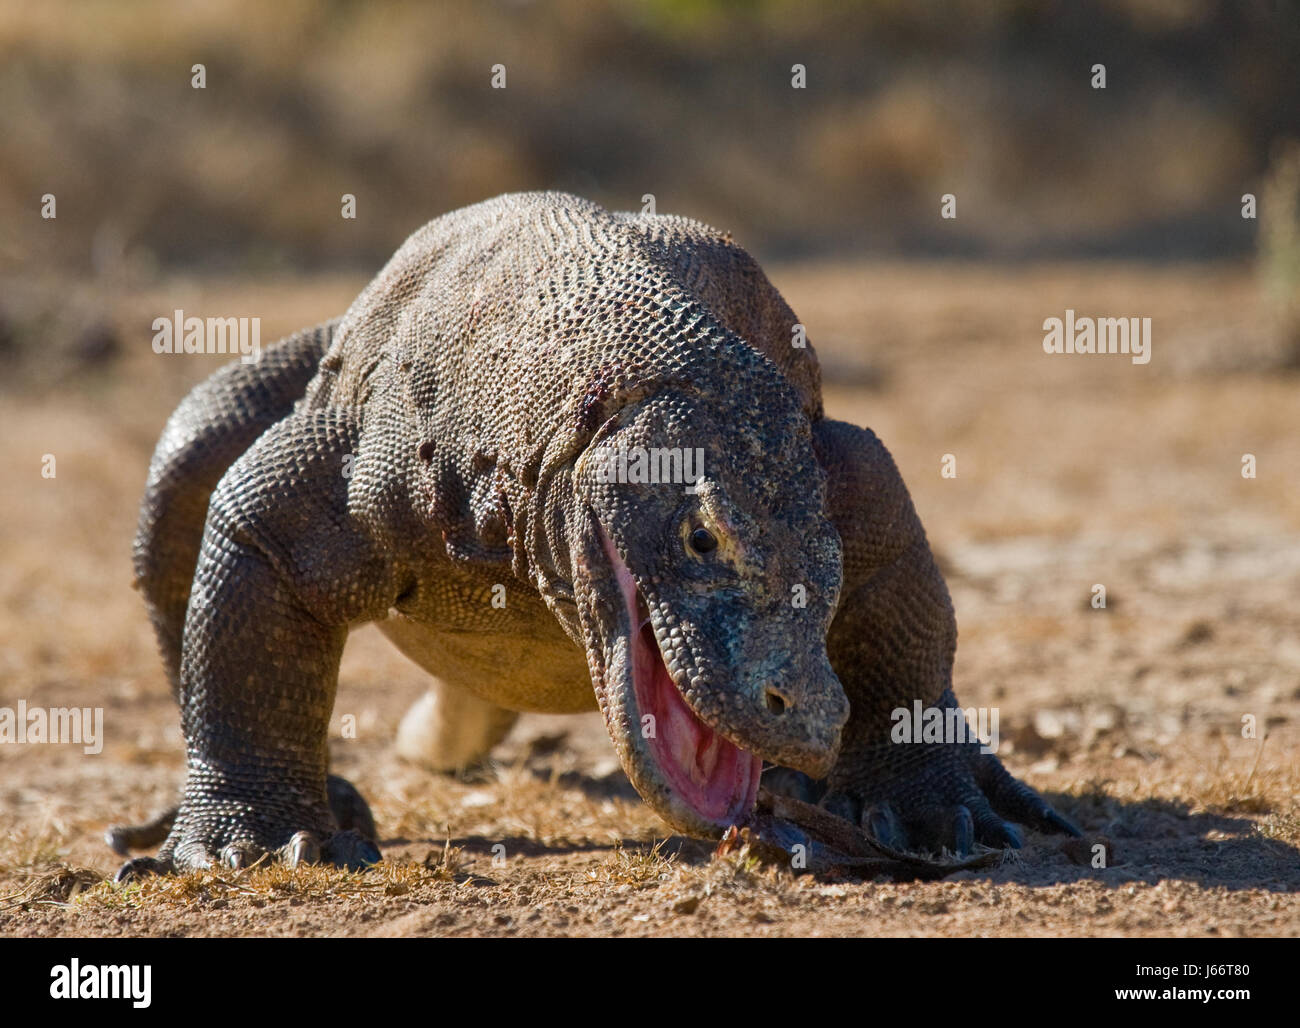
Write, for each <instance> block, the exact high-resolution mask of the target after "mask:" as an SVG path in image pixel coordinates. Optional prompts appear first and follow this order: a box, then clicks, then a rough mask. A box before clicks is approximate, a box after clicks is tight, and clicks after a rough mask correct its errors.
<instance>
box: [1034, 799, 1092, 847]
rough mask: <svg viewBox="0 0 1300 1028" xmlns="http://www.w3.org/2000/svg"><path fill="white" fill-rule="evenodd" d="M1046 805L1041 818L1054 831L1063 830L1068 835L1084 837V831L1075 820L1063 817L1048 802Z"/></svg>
mask: <svg viewBox="0 0 1300 1028" xmlns="http://www.w3.org/2000/svg"><path fill="white" fill-rule="evenodd" d="M1044 807H1045V808H1046V809H1045V810H1044V811H1043V814H1042V818H1041V820H1042V821H1043V822H1044V823H1045V824H1047V825H1048V826H1049V827H1050V829H1051V830H1052V831H1056V832H1063V833H1064V834H1066V835H1073V836H1074V837H1075V838H1076V839H1082V838H1083V832H1081V831H1079V829H1078V827H1076V826H1075V824H1074V822H1073V821H1071V820H1069V819H1068V818H1064V817H1062V816H1061V815H1060V814H1058V813H1057V812H1056V811H1055V810H1053V809H1052V808H1051V807H1048V806H1046V804H1044Z"/></svg>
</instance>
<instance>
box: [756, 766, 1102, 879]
mask: <svg viewBox="0 0 1300 1028" xmlns="http://www.w3.org/2000/svg"><path fill="white" fill-rule="evenodd" d="M802 778H803V776H800V775H798V773H797V772H790V771H789V770H788V769H781V773H780V774H779V775H775V774H774V775H772V776H771V779H770V782H769V778H768V777H767V776H765V777H764V782H765V783H768V788H770V789H772V790H773V791H779V792H781V793H783V794H785V795H789V796H793V797H795V798H797V799H803V800H810V799H814V798H816V797H817V796H818V795H820V806H821V807H822V808H823V809H825V810H827V811H828V812H830V813H833V814H835V815H837V816H839V817H841V818H843V819H845V820H847V821H850V822H852V823H853V824H856V825H860V826H861V827H862V828H863V829H865V830H866V831H867V833H868V834H869V835H871V836H872V837H873V838H874V839H876V840H877V841H878V842H879V843H881V845H883V846H887V847H889V848H890V849H894V850H912V851H930V852H938V851H940V850H942V849H948V850H950V851H951V852H953V853H955V854H957V855H959V856H964V855H965V854H967V853H969V852H970V851H971V849H972V847H973V845H974V844H975V843H981V844H983V845H986V846H993V847H1003V846H1010V847H1012V848H1014V849H1019V848H1020V846H1021V843H1022V839H1021V833H1020V830H1019V829H1018V828H1017V827H1016V825H1015V824H1013V823H1012V822H1019V823H1020V824H1023V825H1027V826H1028V827H1030V828H1033V829H1036V830H1038V831H1043V832H1064V833H1066V834H1069V835H1074V836H1079V835H1081V834H1082V833H1081V832H1080V831H1079V829H1078V828H1076V827H1075V826H1074V825H1073V824H1071V823H1070V822H1069V821H1068V820H1066V819H1065V818H1064V817H1062V816H1061V815H1060V814H1058V813H1057V812H1056V811H1055V810H1053V809H1052V807H1051V805H1050V804H1048V802H1047V801H1046V800H1044V799H1043V798H1042V797H1041V796H1039V795H1038V793H1036V792H1035V791H1034V790H1033V789H1031V788H1030V787H1029V786H1027V785H1025V784H1024V783H1023V782H1020V781H1017V780H1016V779H1015V778H1014V777H1013V776H1012V775H1011V773H1010V772H1009V771H1007V769H1006V768H1005V767H1003V766H1002V762H1001V761H999V760H998V758H997V757H996V756H995V755H994V754H992V753H981V752H980V750H979V747H978V745H976V744H973V743H972V744H961V745H945V744H920V745H903V746H900V745H895V744H891V743H885V744H883V745H881V746H878V747H876V748H874V749H873V750H871V751H869V752H861V751H859V752H858V753H855V754H852V755H851V756H849V758H848V759H847V760H845V759H842V760H841V762H840V764H839V765H838V766H837V767H836V769H835V771H834V772H833V773H832V775H831V778H830V780H829V782H828V783H826V784H825V785H823V784H821V783H815V782H811V781H804V780H801V779H802Z"/></svg>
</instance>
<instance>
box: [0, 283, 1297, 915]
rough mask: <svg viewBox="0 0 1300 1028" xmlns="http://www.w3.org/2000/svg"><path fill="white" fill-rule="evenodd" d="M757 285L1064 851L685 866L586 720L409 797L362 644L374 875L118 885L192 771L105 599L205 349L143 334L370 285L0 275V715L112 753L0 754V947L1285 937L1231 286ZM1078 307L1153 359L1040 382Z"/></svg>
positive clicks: (1285, 843)
mask: <svg viewBox="0 0 1300 1028" xmlns="http://www.w3.org/2000/svg"><path fill="white" fill-rule="evenodd" d="M770 270H771V273H772V277H773V279H774V280H775V281H776V283H777V285H778V286H779V287H780V288H781V289H782V291H783V292H784V293H785V294H786V296H787V298H788V299H789V300H790V301H791V303H792V304H793V306H794V307H795V309H796V310H798V311H799V312H800V313H801V316H802V317H803V318H804V321H805V323H806V324H807V326H808V329H809V334H810V338H811V339H812V341H813V342H814V344H815V345H816V346H817V347H818V350H819V352H820V353H821V355H822V357H823V363H824V365H825V366H826V369H827V389H826V398H827V407H828V410H829V413H830V414H831V415H832V416H835V417H840V418H844V419H847V420H851V421H855V422H858V423H862V424H867V425H870V426H871V427H873V428H874V429H875V430H876V431H877V432H878V433H879V434H880V435H881V437H882V438H883V439H884V440H885V441H886V443H887V444H888V445H889V446H890V447H891V449H892V450H893V452H894V455H895V457H896V458H897V460H898V463H899V465H900V466H901V468H902V470H903V473H904V476H905V477H906V479H907V481H908V483H909V485H910V487H911V489H912V493H913V496H914V497H915V500H916V503H917V506H918V508H919V510H920V512H921V515H922V518H923V520H924V521H925V524H926V526H927V529H928V531H929V534H930V537H931V540H932V542H933V543H934V544H935V546H936V549H937V550H938V551H939V553H940V554H941V559H942V561H943V563H944V566H945V570H946V573H947V575H948V580H949V585H950V587H951V589H952V593H953V598H954V601H955V603H956V607H957V616H958V624H959V627H960V633H961V642H960V646H959V650H958V660H957V669H956V690H957V694H958V696H959V697H960V698H961V699H962V700H963V702H964V703H966V704H967V705H980V706H991V707H996V708H997V709H998V710H999V713H1000V718H1001V721H1000V730H1001V740H1002V749H1001V754H1002V756H1003V758H1004V759H1005V760H1006V762H1007V763H1008V765H1009V766H1010V767H1011V769H1012V770H1013V771H1014V772H1015V773H1016V774H1018V775H1020V776H1022V777H1024V778H1025V779H1026V780H1027V781H1029V782H1030V783H1031V784H1033V785H1034V786H1036V787H1037V788H1039V789H1040V790H1042V791H1043V792H1044V793H1045V794H1046V795H1048V796H1049V798H1050V799H1051V800H1052V802H1053V803H1055V804H1056V805H1057V806H1058V808H1059V809H1061V810H1062V811H1063V812H1064V813H1066V814H1067V815H1068V816H1070V817H1072V818H1073V819H1075V820H1076V821H1077V822H1079V823H1080V824H1081V825H1083V826H1084V827H1085V828H1086V830H1087V832H1088V834H1089V836H1090V839H1089V840H1088V845H1085V846H1078V845H1072V844H1069V843H1066V842H1063V840H1061V839H1060V838H1057V837H1046V836H1036V835H1031V836H1030V837H1029V842H1028V844H1027V845H1026V847H1025V849H1024V850H1023V851H1021V852H1019V853H1017V854H1014V855H1009V856H1008V857H1007V858H1006V859H1005V860H1004V861H1003V863H1002V864H1001V866H999V867H997V868H995V869H993V870H990V871H983V872H979V873H972V872H964V873H962V874H961V875H958V876H955V877H953V878H950V879H948V880H946V881H942V882H934V883H892V882H888V881H867V882H861V881H854V880H852V879H850V878H843V879H838V878H820V879H819V878H814V877H811V876H796V875H795V874H794V873H792V872H791V871H790V870H788V869H785V868H781V867H769V866H763V865H759V864H758V863H757V862H755V861H754V860H752V859H748V857H747V856H746V855H745V854H732V855H728V856H725V857H718V858H713V857H711V848H710V846H709V845H707V844H704V843H698V842H693V841H690V840H683V839H680V838H675V837H668V838H665V836H666V831H665V829H664V827H663V826H662V824H661V823H659V822H658V821H657V820H656V818H655V817H654V815H652V814H651V813H650V812H649V810H648V809H647V808H645V807H644V806H643V805H642V804H641V802H640V801H639V799H638V798H637V797H636V795H635V793H634V792H633V791H632V790H631V789H630V787H629V786H628V784H627V782H626V780H625V779H624V778H623V776H622V773H621V771H620V770H619V769H618V767H617V764H616V762H615V760H614V756H613V749H612V746H611V745H610V743H609V741H608V739H607V738H606V737H605V735H604V730H603V728H602V726H601V724H600V723H599V720H598V718H597V717H596V716H595V715H591V716H579V717H564V718H544V717H537V716H528V717H525V718H524V719H522V721H521V722H520V724H519V726H518V727H517V728H516V729H515V731H514V733H513V734H512V736H511V738H510V740H509V741H508V744H507V745H506V746H504V747H503V748H502V750H501V752H500V753H499V755H498V756H499V761H498V762H497V765H496V766H495V767H494V768H493V769H492V770H491V771H489V772H486V773H484V774H483V775H481V776H479V778H478V779H477V780H471V781H454V780H450V779H447V778H439V777H431V776H429V775H427V774H425V773H424V772H422V771H419V770H418V769H415V768H411V767H407V766H404V765H402V764H400V763H399V762H397V761H396V759H395V758H394V757H393V755H392V753H391V750H390V741H391V738H392V735H393V732H394V730H395V727H396V724H397V721H398V719H399V718H400V716H401V714H402V712H403V711H404V710H405V708H406V707H407V706H408V705H409V704H410V703H411V702H412V701H414V700H415V699H416V698H417V697H418V696H419V695H420V693H421V691H422V688H423V685H422V682H421V673H420V672H419V671H418V670H417V669H416V668H415V667H414V666H412V665H410V664H409V663H407V662H406V661H405V660H404V659H403V658H402V657H400V656H399V655H398V654H397V653H396V651H394V650H393V649H391V647H389V646H388V645H387V643H386V642H385V641H384V640H383V639H382V638H381V637H380V636H379V635H378V633H377V632H376V631H374V629H363V630H361V631H358V632H357V633H356V634H355V636H354V637H353V639H352V640H351V641H350V643H349V646H348V650H347V653H346V655H345V658H344V662H343V669H342V674H341V681H340V687H339V693H338V703H337V707H336V711H335V715H334V722H333V726H332V727H333V735H334V737H335V742H334V744H333V753H334V760H335V765H336V767H337V769H338V770H340V772H341V773H343V774H345V775H347V776H348V777H350V778H351V779H352V780H353V781H355V782H356V783H357V784H358V785H359V786H360V788H361V789H362V791H363V792H364V794H365V795H366V796H367V797H368V798H369V800H370V801H371V803H372V805H373V807H374V810H375V814H376V817H377V818H378V822H379V826H380V833H381V836H382V845H383V851H384V855H385V857H386V861H385V863H384V864H383V865H381V866H380V867H378V868H376V869H373V870H371V871H369V872H366V873H363V874H349V873H345V872H338V871H330V870H323V869H319V868H301V869H298V870H296V871H288V870H286V869H282V868H266V869H263V868H257V869H253V870H251V871H246V872H241V873H238V874H236V873H234V872H230V873H208V874H195V875H188V876H184V877H179V878H166V879H155V880H151V881H148V882H146V883H144V884H141V885H135V886H130V887H127V888H123V889H119V888H116V887H114V886H113V885H111V884H110V883H109V882H107V881H104V880H103V878H104V876H105V875H110V874H111V872H112V871H113V869H114V868H115V866H116V864H117V863H118V861H117V858H115V857H114V856H113V855H112V854H111V853H110V852H109V851H108V850H107V848H106V847H105V846H104V844H103V843H102V841H101V835H102V832H103V829H104V827H105V826H106V825H107V824H109V823H110V822H113V821H118V820H126V819H137V818H140V817H142V816H144V815H147V814H149V813H151V812H153V811H154V810H156V809H158V808H159V807H161V806H163V805H165V804H166V803H168V802H170V800H171V799H172V797H173V796H174V795H175V792H176V790H177V788H178V787H179V785H180V783H181V776H182V769H183V762H182V746H181V738H180V733H179V728H178V723H177V722H178V719H177V715H176V711H175V709H174V707H173V705H172V702H171V700H170V697H169V695H168V691H167V686H166V683H165V681H164V678H163V674H162V671H161V668H160V666H159V664H158V661H157V659H156V657H155V654H154V649H153V640H152V637H151V635H150V631H149V627H148V623H147V620H146V617H145V613H144V609H143V605H142V603H141V601H140V600H139V598H138V597H137V596H136V595H135V594H134V593H132V591H131V589H130V571H129V552H130V540H131V536H132V532H133V528H134V520H135V509H136V503H137V501H138V496H139V492H140V488H141V486H142V483H143V479H144V473H145V469H146V466H147V462H148V457H149V453H150V451H151V449H152V446H153V443H154V441H155V439H156V436H157V433H158V431H159V429H160V428H161V426H162V423H163V421H164V419H165V417H166V416H167V414H168V413H169V411H170V410H171V408H172V407H173V406H174V405H175V403H176V402H177V401H178V400H179V399H180V397H181V396H182V395H183V393H184V391H185V389H186V387H187V386H188V385H189V384H190V383H192V382H194V381H196V380H197V379H199V378H201V377H202V376H203V375H204V374H206V373H208V372H209V371H211V370H212V369H213V368H214V367H215V366H216V362H217V361H218V360H219V358H202V357H164V356H156V355H154V354H153V353H152V352H151V351H150V347H149V337H150V336H149V332H148V331H147V328H148V325H149V323H150V321H151V320H152V318H153V317H154V316H156V315H157V314H159V313H163V312H169V311H171V310H172V309H173V308H175V307H183V308H185V309H186V310H187V311H189V312H193V313H205V312H213V311H217V312H221V313H223V314H226V313H232V312H236V313H249V314H254V313H258V312H262V311H266V312H270V313H268V314H266V315H264V316H263V338H264V339H268V340H269V339H271V338H274V337H275V336H276V335H278V334H281V333H283V332H286V331H289V330H291V329H294V328H297V327H299V326H300V325H303V324H307V323H309V322H314V321H317V320H321V319H322V318H324V317H326V316H329V315H332V314H334V313H336V312H338V311H341V310H342V309H343V308H344V306H345V305H346V304H347V302H348V301H349V300H350V299H351V297H352V296H353V295H354V293H355V292H356V290H357V289H358V288H359V287H360V286H361V285H362V284H363V282H362V280H361V279H360V278H346V277H334V278H318V279H312V280H301V279H285V280H277V281H261V282H257V283H252V282H248V281H228V282H213V281H205V282H197V281H194V280H179V279H177V280H170V281H168V282H166V283H165V285H161V286H156V287H153V288H150V289H142V288H123V289H121V290H117V291H115V292H114V293H113V294H111V295H106V294H101V293H98V292H96V291H95V290H92V289H86V290H84V291H79V292H75V293H74V294H73V295H72V296H67V295H65V294H63V293H61V292H56V290H55V288H54V287H53V286H51V285H49V284H46V283H41V282H35V281H24V282H11V283H8V284H7V287H6V290H5V292H6V294H7V302H8V311H9V316H10V317H12V318H15V319H16V320H17V321H18V322H19V323H24V322H23V319H24V318H27V319H28V320H29V321H30V320H32V319H36V320H39V319H41V318H45V319H46V320H47V321H49V322H51V323H52V324H54V325H55V326H56V330H54V331H52V333H51V334H50V338H52V339H55V340H56V341H59V342H58V345H52V346H51V348H50V349H49V350H48V351H43V352H33V351H32V350H31V348H30V347H28V348H27V349H26V351H24V348H23V346H22V345H19V346H17V348H16V352H15V347H14V346H12V345H11V346H10V347H9V349H8V350H7V351H6V350H5V349H4V347H0V359H3V360H5V361H6V363H5V364H4V365H2V366H0V371H2V372H3V375H4V379H5V384H4V386H3V391H2V392H0V404H2V406H0V438H3V439H4V441H5V445H4V446H3V448H0V483H2V484H0V489H2V490H3V491H2V492H0V609H2V610H3V614H2V615H0V618H2V620H0V706H8V707H14V706H16V704H17V702H18V701H19V700H20V699H22V700H26V701H27V703H28V704H29V705H30V706H43V707H62V706H81V705H86V706H102V707H103V708H104V725H105V737H106V741H105V744H104V748H103V752H102V753H100V754H98V755H86V754H84V753H83V752H82V750H81V748H80V747H77V746H75V745H44V746H41V745H18V744H9V745H0V825H3V826H4V828H5V832H4V838H3V841H0V933H2V934H5V935H19V936H35V935H140V934H143V935H322V934H325V935H592V934H602V935H606V934H607V935H716V934H725V935H740V934H744V935H844V934H861V935H1046V936H1094V935H1210V936H1221V937H1226V936H1241V935H1289V936H1295V935H1300V759H1298V758H1297V754H1298V753H1300V747H1298V745H1297V743H1298V742H1300V633H1297V631H1296V628H1297V620H1298V619H1297V602H1298V600H1300V490H1297V488H1296V472H1297V468H1298V466H1300V446H1298V445H1297V422H1300V376H1297V374H1296V373H1295V371H1294V370H1290V369H1289V368H1288V364H1289V361H1288V358H1287V357H1286V355H1285V353H1284V350H1283V348H1282V347H1281V346H1280V345H1277V344H1275V343H1274V339H1275V335H1274V333H1273V332H1272V331H1271V329H1270V326H1269V322H1268V317H1267V313H1266V310H1265V309H1264V307H1263V306H1262V305H1261V303H1260V301H1259V298H1258V296H1257V290H1256V287H1255V284H1254V280H1253V279H1252V277H1251V275H1250V273H1249V270H1248V269H1246V268H1239V267H1205V266H1188V267H1165V268H1160V269H1152V268H1148V267H1141V266H1103V265H1086V266H1060V267H1016V268H988V267H981V268H975V267H970V266H963V265H957V264H954V265H924V266H917V265H887V264H867V265H844V264H839V265H824V266H812V265H799V266H792V267H785V268H779V267H778V268H772V269H770ZM1067 307H1069V308H1073V309H1075V310H1076V311H1078V312H1079V313H1080V314H1081V315H1082V314H1094V315H1102V316H1111V315H1114V316H1128V315H1139V316H1149V317H1151V318H1152V319H1153V359H1152V361H1151V363H1150V364H1149V365H1145V366H1137V365H1134V364H1132V363H1131V362H1130V360H1129V359H1128V358H1126V357H1124V356H1119V355H1115V356H1104V357H1102V356H1091V357H1089V356H1047V355H1045V354H1044V353H1043V351H1042V346H1041V340H1042V334H1043V333H1042V328H1041V325H1042V322H1043V319H1044V318H1046V317H1051V316H1058V317H1059V316H1062V315H1063V312H1064V311H1065V309H1066V308H1067ZM101 311H102V312H103V317H102V318H101V317H100V316H99V312H101ZM63 341H66V344H65V342H63ZM20 344H21V340H20ZM44 454H53V455H55V457H56V460H57V475H56V477H55V478H53V479H45V478H42V476H41V466H42V457H43V455H44ZM945 454H952V455H953V456H954V457H955V459H956V469H957V475H956V477H955V478H944V477H941V475H940V468H941V460H942V458H943V456H944V455H945ZM1244 454H1254V455H1255V458H1256V460H1257V467H1258V477H1256V478H1254V479H1246V478H1243V476H1242V473H1241V468H1242V457H1243V455H1244ZM1095 584H1102V585H1104V586H1105V588H1106V599H1107V602H1106V607H1105V609H1094V608H1093V607H1092V606H1091V605H1090V599H1091V598H1092V595H1093V586H1094V585H1095ZM345 714H353V715H355V717H356V723H357V726H358V731H357V736H358V737H357V738H356V739H344V738H342V733H341V731H340V726H341V724H342V721H341V718H342V716H343V715H345ZM1246 716H1250V717H1251V718H1253V719H1254V723H1255V724H1256V725H1257V727H1258V731H1257V733H1256V737H1255V738H1244V737H1243V718H1244V717H1246ZM1100 837H1105V838H1106V839H1108V840H1110V843H1111V853H1112V858H1111V859H1110V860H1109V861H1108V863H1109V865H1110V866H1108V867H1106V868H1104V869H1103V868H1094V867H1093V866H1092V862H1091V852H1092V851H1091V849H1090V844H1091V843H1092V842H1094V841H1095V840H1096V839H1097V838H1100Z"/></svg>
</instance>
